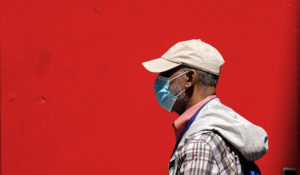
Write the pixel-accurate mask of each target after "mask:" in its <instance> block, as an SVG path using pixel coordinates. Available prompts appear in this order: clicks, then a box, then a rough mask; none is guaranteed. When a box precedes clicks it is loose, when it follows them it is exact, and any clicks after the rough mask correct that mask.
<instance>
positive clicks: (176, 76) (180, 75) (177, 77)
mask: <svg viewBox="0 0 300 175" xmlns="http://www.w3.org/2000/svg"><path fill="white" fill-rule="evenodd" d="M187 72H189V71H188V70H187V71H185V72H183V73H181V74H179V75H177V76H176V77H173V78H172V79H170V81H172V80H174V79H175V78H178V77H180V76H181V75H184V74H186V73H187Z"/></svg>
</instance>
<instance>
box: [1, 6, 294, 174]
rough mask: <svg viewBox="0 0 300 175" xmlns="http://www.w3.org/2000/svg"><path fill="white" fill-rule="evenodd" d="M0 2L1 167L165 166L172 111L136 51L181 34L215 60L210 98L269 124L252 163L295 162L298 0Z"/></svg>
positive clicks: (56, 170) (8, 170)
mask: <svg viewBox="0 0 300 175" xmlns="http://www.w3.org/2000/svg"><path fill="white" fill-rule="evenodd" d="M1 3H2V4H1V6H0V8H1V10H0V11H1V28H0V31H1V43H0V46H1V52H0V53H1V154H2V174H3V175H47V174H49V175H54V174H55V175H65V174H73V175H79V174H89V175H94V174H95V175H96V174H111V175H119V174H124V175H126V174H128V175H129V174H130V175H133V174H136V175H137V174H139V175H140V174H143V175H153V174H161V175H163V174H167V171H168V169H167V164H168V161H169V158H170V155H171V152H172V149H173V146H174V143H175V139H174V134H173V130H172V127H171V124H172V122H173V121H174V119H175V118H176V117H177V116H176V115H175V114H171V115H170V114H168V113H167V112H166V111H165V110H164V109H162V108H161V107H160V106H159V105H158V103H157V102H156V99H155V96H154V93H153V83H154V78H155V74H152V73H149V72H147V71H146V70H145V69H144V68H143V67H142V65H141V62H143V61H146V60H149V59H153V58H157V57H159V56H161V55H162V54H163V53H164V52H165V51H166V50H167V49H168V48H169V47H171V46H172V45H173V44H175V43H176V42H178V41H182V40H188V39H192V38H201V39H202V40H204V41H205V42H208V43H210V44H212V45H213V46H215V47H216V48H218V50H219V51H220V52H221V53H222V55H223V57H224V59H225V61H226V62H225V64H224V66H223V67H222V74H221V77H220V82H219V85H218V90H217V95H218V97H219V98H220V99H221V101H222V102H223V103H224V104H226V105H228V106H230V107H232V108H233V109H234V110H236V111H237V112H239V113H240V114H241V115H243V116H244V117H246V118H247V119H249V120H250V121H252V122H254V123H256V124H258V125H260V126H262V127H263V128H265V130H266V131H267V132H268V134H269V147H270V149H269V151H268V153H267V154H266V155H265V156H264V157H263V158H262V159H260V160H259V161H258V165H259V166H260V168H261V170H262V173H263V174H267V175H270V174H280V173H281V171H282V168H283V167H285V166H286V167H296V165H297V157H299V156H297V155H299V152H297V149H298V148H299V145H297V143H298V141H297V139H299V127H298V126H297V123H298V122H297V103H296V97H297V81H296V78H297V76H296V75H297V67H296V65H297V56H299V55H297V44H298V43H297V39H298V36H299V18H298V13H297V12H298V7H299V0H278V1H271V0H266V1H261V0H253V1H240V0H230V1H220V0H209V1H208V0H207V1H204V0H189V1H183V0H164V1H161V0H151V1H150V0H148V1H145V0H129V1H122V0H75V1H74V0H73V1H71V0H51V1H40V0H27V1H21V0H17V1H9V0H7V1H5V2H4V1H2V2H1ZM298 49H299V47H298ZM297 134H298V135H297ZM298 171H299V170H298Z"/></svg>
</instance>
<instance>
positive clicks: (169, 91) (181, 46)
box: [142, 39, 268, 175]
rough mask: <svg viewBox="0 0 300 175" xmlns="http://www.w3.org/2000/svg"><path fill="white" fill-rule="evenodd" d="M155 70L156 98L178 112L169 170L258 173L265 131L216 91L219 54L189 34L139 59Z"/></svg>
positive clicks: (189, 174) (173, 173)
mask: <svg viewBox="0 0 300 175" xmlns="http://www.w3.org/2000/svg"><path fill="white" fill-rule="evenodd" d="M142 64H143V66H144V67H145V68H146V69H147V70H149V71H150V72H156V73H160V74H159V75H158V76H157V78H156V80H155V84H154V90H155V95H156V98H157V100H158V102H159V104H160V105H161V106H162V107H163V108H164V109H166V110H167V111H169V112H175V113H177V114H179V115H180V116H179V118H178V119H177V120H175V122H174V123H173V127H174V131H175V136H176V139H177V142H176V146H175V148H174V151H173V154H172V157H171V160H170V162H169V174H170V175H181V174H184V175H196V174H197V175H202V174H220V175H228V174H238V175H239V174H254V175H257V174H259V173H260V172H259V169H257V167H256V165H255V164H254V163H253V162H252V161H254V160H257V159H259V158H261V157H262V156H263V155H264V154H265V153H266V151H267V149H268V136H267V133H266V132H265V131H264V130H263V129H262V128H260V127H259V126H256V125H254V124H252V123H250V122H249V121H247V120H246V119H245V118H243V117H242V116H240V115H239V114H238V113H236V112H235V111H234V110H232V109H231V108H229V107H227V106H225V105H223V104H222V103H221V102H220V100H219V99H218V98H217V96H216V86H217V82H218V78H219V74H220V67H221V66H222V65H223V64H224V60H223V58H222V56H221V54H220V53H219V52H218V51H217V50H216V49H215V48H214V47H212V46H211V45H209V44H207V43H205V42H203V41H201V40H199V39H193V40H188V41H182V42H179V43H177V44H175V45H174V46H173V47H171V48H170V49H169V50H168V51H167V52H166V53H165V54H164V55H162V56H161V58H158V59H154V60H150V61H147V62H144V63H142Z"/></svg>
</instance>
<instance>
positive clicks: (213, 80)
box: [181, 65, 219, 87]
mask: <svg viewBox="0 0 300 175" xmlns="http://www.w3.org/2000/svg"><path fill="white" fill-rule="evenodd" d="M181 68H182V70H184V71H187V70H190V69H193V70H195V72H196V75H197V77H198V83H199V84H200V85H201V86H213V87H216V86H217V84H218V79H219V75H215V74H212V73H209V72H206V71H203V70H199V69H196V68H192V67H189V66H186V65H182V66H181Z"/></svg>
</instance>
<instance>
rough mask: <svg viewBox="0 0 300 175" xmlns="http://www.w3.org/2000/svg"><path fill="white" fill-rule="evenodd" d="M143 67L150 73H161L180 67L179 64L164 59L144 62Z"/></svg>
mask: <svg viewBox="0 0 300 175" xmlns="http://www.w3.org/2000/svg"><path fill="white" fill-rule="evenodd" d="M142 65H143V66H144V67H145V68H146V69H147V70H148V71H150V72H153V73H160V72H165V71H168V70H171V69H173V68H175V67H177V66H180V65H181V64H179V63H174V62H171V61H168V60H165V59H163V58H157V59H154V60H150V61H146V62H143V63H142Z"/></svg>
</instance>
